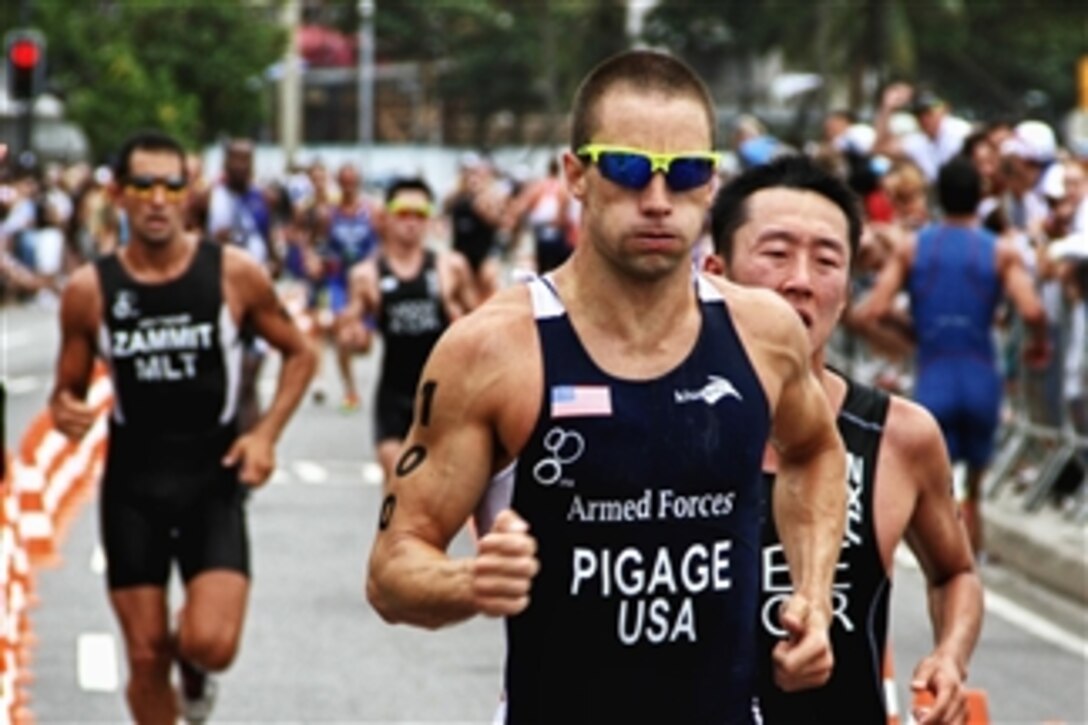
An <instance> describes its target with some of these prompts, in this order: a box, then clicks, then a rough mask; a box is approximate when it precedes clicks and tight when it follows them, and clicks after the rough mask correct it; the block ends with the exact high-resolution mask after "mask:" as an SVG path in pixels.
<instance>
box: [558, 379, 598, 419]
mask: <svg viewBox="0 0 1088 725" xmlns="http://www.w3.org/2000/svg"><path fill="white" fill-rule="evenodd" d="M609 415H612V390H611V389H610V388H609V387H608V386H607V385H556V386H554V387H552V417H553V418H593V417H603V416H609Z"/></svg>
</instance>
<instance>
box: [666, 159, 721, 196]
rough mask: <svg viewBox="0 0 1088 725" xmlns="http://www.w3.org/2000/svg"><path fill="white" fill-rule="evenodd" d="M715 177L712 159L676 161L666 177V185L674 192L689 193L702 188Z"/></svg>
mask: <svg viewBox="0 0 1088 725" xmlns="http://www.w3.org/2000/svg"><path fill="white" fill-rule="evenodd" d="M713 175H714V162H713V161H711V160H710V159H699V158H684V157H680V158H678V159H674V160H673V162H672V164H671V165H670V166H669V172H668V173H667V174H666V175H665V183H666V184H668V186H669V188H670V189H672V190H673V191H687V190H688V189H694V188H695V187H697V186H702V185H703V184H705V183H706V182H708V181H710V177H711V176H713Z"/></svg>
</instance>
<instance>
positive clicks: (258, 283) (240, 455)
mask: <svg viewBox="0 0 1088 725" xmlns="http://www.w3.org/2000/svg"><path fill="white" fill-rule="evenodd" d="M224 264H225V265H226V267H227V273H226V274H227V284H229V285H231V286H232V288H233V289H232V291H231V293H232V296H233V295H237V299H238V300H239V303H240V307H241V310H242V316H243V319H246V320H248V321H249V322H251V323H252V324H253V328H254V329H255V330H256V332H257V334H258V335H260V336H261V337H263V338H264V339H265V340H267V341H268V343H269V344H270V345H272V347H274V348H275V349H276V350H277V351H278V352H279V353H280V356H281V358H282V362H281V364H280V375H279V381H278V383H277V385H276V392H275V395H274V396H273V398H272V402H271V403H270V404H269V406H268V410H266V411H265V413H264V415H262V416H261V418H260V420H258V421H257V424H256V425H255V426H254V427H253V429H252V430H251V431H249V432H248V433H246V434H244V435H242V436H240V437H239V438H238V440H237V441H235V443H234V445H233V446H232V447H231V450H230V451H228V452H227V455H226V457H225V459H224V463H225V465H233V464H235V463H238V462H240V463H241V464H242V470H241V474H240V480H241V481H242V482H243V483H247V484H249V485H253V486H258V485H260V484H262V483H264V482H265V481H267V480H268V477H269V476H270V475H272V471H273V470H274V469H275V445H276V441H277V440H279V437H280V434H281V433H283V429H284V427H285V426H286V425H287V421H288V420H290V418H291V415H292V414H293V413H294V412H295V408H297V407H298V404H299V401H300V400H302V396H303V395H304V394H305V393H306V387H307V386H308V385H309V384H310V379H311V378H313V375H314V369H315V367H316V362H317V361H316V356H315V354H314V350H313V348H312V347H311V346H310V344H309V343H308V342H307V341H306V338H305V337H303V335H302V331H301V330H299V328H298V325H296V324H295V321H294V319H293V318H292V317H291V314H290V313H289V312H288V311H287V308H286V307H284V305H283V303H282V302H281V301H280V299H279V297H278V296H277V295H276V291H275V289H274V288H273V287H272V280H271V279H270V278H269V277H268V273H267V272H266V271H265V270H264V269H262V268H261V267H259V266H258V265H257V264H256V262H254V261H253V260H252V259H250V258H249V257H248V256H246V254H245V252H242V251H240V250H236V249H233V248H227V249H225V250H224Z"/></svg>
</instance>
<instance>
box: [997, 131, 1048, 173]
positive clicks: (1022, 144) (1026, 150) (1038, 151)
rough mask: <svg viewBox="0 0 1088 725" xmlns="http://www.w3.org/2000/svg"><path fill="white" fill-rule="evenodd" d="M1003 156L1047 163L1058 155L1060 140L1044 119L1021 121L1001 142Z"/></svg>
mask: <svg viewBox="0 0 1088 725" xmlns="http://www.w3.org/2000/svg"><path fill="white" fill-rule="evenodd" d="M1001 155H1002V156H1018V157H1020V158H1022V159H1027V160H1028V161H1035V162H1037V163H1041V164H1045V163H1048V162H1050V161H1053V160H1054V159H1055V158H1056V157H1057V155H1058V140H1057V138H1056V137H1055V136H1054V131H1053V130H1052V129H1051V128H1050V126H1048V125H1046V124H1045V123H1043V122H1042V121H1021V122H1020V123H1018V124H1016V128H1015V129H1014V130H1013V135H1012V136H1011V137H1009V138H1007V139H1005V141H1004V142H1003V143H1002V144H1001Z"/></svg>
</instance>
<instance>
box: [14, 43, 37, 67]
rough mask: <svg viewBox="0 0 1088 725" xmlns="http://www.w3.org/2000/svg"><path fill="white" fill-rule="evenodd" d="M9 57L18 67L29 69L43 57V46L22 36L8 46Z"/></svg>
mask: <svg viewBox="0 0 1088 725" xmlns="http://www.w3.org/2000/svg"><path fill="white" fill-rule="evenodd" d="M8 58H9V59H10V60H11V64H12V65H14V66H15V67H16V68H19V69H23V70H29V69H31V68H33V67H34V66H36V65H38V62H39V61H40V60H41V59H42V48H41V46H40V45H38V44H37V43H36V42H34V41H33V40H30V39H27V38H21V39H19V40H16V41H15V42H14V43H12V44H11V47H9V48H8Z"/></svg>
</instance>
